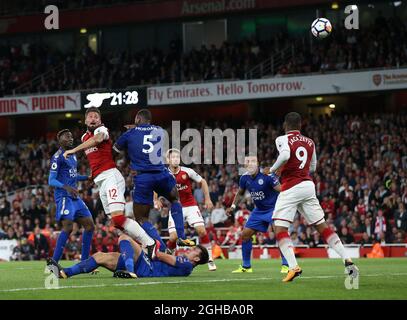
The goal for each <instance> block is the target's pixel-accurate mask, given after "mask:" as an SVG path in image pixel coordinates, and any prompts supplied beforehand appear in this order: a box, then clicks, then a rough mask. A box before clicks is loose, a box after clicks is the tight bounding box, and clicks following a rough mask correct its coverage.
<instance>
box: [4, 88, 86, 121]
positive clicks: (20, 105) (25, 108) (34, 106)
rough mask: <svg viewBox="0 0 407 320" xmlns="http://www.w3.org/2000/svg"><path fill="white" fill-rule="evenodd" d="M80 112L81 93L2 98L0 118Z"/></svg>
mask: <svg viewBox="0 0 407 320" xmlns="http://www.w3.org/2000/svg"><path fill="white" fill-rule="evenodd" d="M79 110H81V94H80V92H69V93H63V94H62V93H61V94H46V95H36V96H14V97H8V98H0V116H10V115H21V114H33V113H35V114H36V113H45V112H69V111H79Z"/></svg>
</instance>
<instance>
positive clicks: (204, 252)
mask: <svg viewBox="0 0 407 320" xmlns="http://www.w3.org/2000/svg"><path fill="white" fill-rule="evenodd" d="M197 247H198V248H199V249H201V254H200V255H199V261H198V262H197V263H196V264H197V265H198V264H206V263H208V261H209V252H208V249H206V248H205V247H204V246H203V245H201V244H198V245H197Z"/></svg>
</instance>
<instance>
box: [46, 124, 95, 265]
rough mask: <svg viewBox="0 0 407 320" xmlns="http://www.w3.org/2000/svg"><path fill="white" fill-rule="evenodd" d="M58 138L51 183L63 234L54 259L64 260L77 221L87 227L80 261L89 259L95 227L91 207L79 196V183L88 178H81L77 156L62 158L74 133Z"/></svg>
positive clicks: (83, 237)
mask: <svg viewBox="0 0 407 320" xmlns="http://www.w3.org/2000/svg"><path fill="white" fill-rule="evenodd" d="M57 139H58V144H59V146H60V148H59V150H58V151H57V152H56V153H55V154H54V155H53V156H52V158H51V161H50V162H51V169H50V172H49V178H48V184H49V185H50V186H51V187H54V188H55V191H54V198H55V202H56V220H57V221H60V222H61V224H62V231H61V233H60V234H59V237H58V240H57V244H56V247H55V251H54V255H53V259H54V260H55V261H59V260H60V259H61V256H62V254H63V252H64V248H65V244H66V242H67V240H68V238H69V235H70V233H71V232H72V228H73V222H74V221H75V222H77V223H79V224H80V225H82V226H83V228H84V231H83V235H82V255H81V259H82V260H86V259H88V258H89V252H90V247H91V242H92V237H93V230H94V229H95V225H94V223H93V219H92V214H91V213H90V211H89V209H88V207H87V206H86V204H85V203H84V202H83V201H82V199H80V198H79V197H78V190H77V182H78V181H84V180H88V176H81V175H78V173H77V164H78V163H77V159H76V156H75V155H74V156H72V157H69V158H68V159H65V158H64V157H63V154H64V151H65V150H67V149H70V148H72V145H73V137H72V133H71V132H70V131H69V130H68V129H64V130H61V131H59V132H58V134H57Z"/></svg>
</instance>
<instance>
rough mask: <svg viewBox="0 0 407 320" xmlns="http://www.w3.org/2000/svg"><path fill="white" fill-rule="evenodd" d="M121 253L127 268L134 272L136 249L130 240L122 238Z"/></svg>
mask: <svg viewBox="0 0 407 320" xmlns="http://www.w3.org/2000/svg"><path fill="white" fill-rule="evenodd" d="M119 248H120V253H121V254H122V257H123V259H124V264H125V265H126V270H127V271H128V272H133V273H134V249H133V246H132V245H131V243H130V241H129V240H122V241H120V243H119Z"/></svg>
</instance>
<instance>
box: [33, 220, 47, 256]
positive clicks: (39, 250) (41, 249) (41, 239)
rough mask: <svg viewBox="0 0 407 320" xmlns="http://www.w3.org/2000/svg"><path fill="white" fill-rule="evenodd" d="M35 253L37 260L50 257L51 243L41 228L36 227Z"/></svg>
mask: <svg viewBox="0 0 407 320" xmlns="http://www.w3.org/2000/svg"><path fill="white" fill-rule="evenodd" d="M34 255H35V259H36V260H41V259H45V258H48V257H49V245H48V241H47V238H46V237H45V236H44V235H43V234H42V233H41V229H40V228H39V227H36V228H35V229H34Z"/></svg>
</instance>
